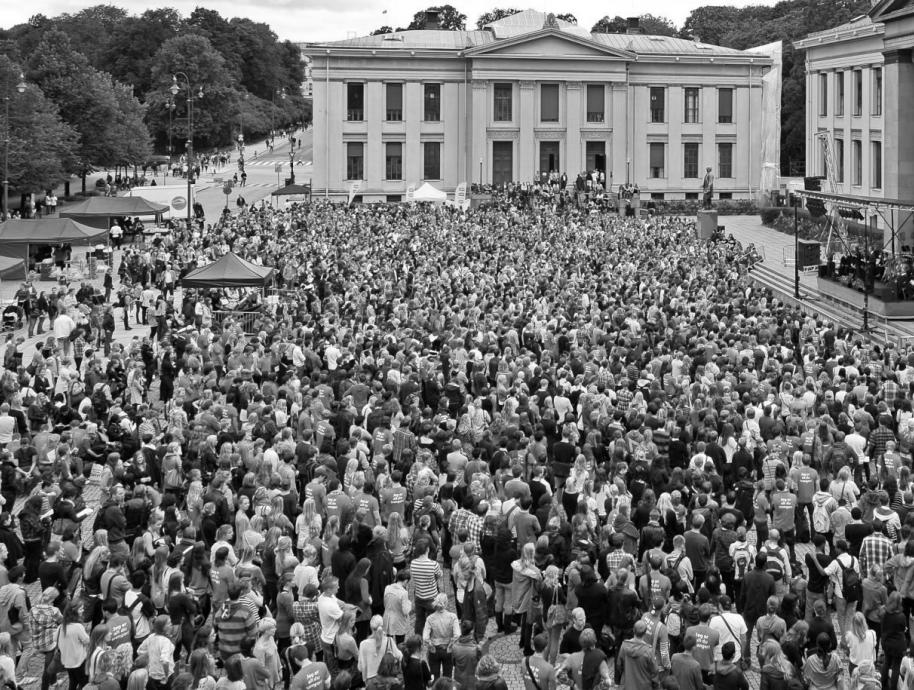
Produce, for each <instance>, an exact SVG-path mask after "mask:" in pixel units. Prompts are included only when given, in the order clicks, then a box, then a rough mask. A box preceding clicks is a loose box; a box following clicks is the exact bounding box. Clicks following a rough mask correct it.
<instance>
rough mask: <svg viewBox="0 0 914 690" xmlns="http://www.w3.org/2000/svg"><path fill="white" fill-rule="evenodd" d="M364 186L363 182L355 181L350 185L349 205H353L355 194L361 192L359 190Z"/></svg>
mask: <svg viewBox="0 0 914 690" xmlns="http://www.w3.org/2000/svg"><path fill="white" fill-rule="evenodd" d="M361 188H362V182H361V181H359V182H353V183H352V184H350V185H349V205H350V206H352V200H353V199H355V195H356V194H358V193H359V190H360V189H361Z"/></svg>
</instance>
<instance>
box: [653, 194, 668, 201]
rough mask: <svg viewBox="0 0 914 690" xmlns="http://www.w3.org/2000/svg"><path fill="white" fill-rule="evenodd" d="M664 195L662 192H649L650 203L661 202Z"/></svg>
mask: <svg viewBox="0 0 914 690" xmlns="http://www.w3.org/2000/svg"><path fill="white" fill-rule="evenodd" d="M665 198H666V195H665V194H664V193H663V192H651V201H663V200H664V199H665Z"/></svg>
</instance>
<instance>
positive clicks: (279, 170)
mask: <svg viewBox="0 0 914 690" xmlns="http://www.w3.org/2000/svg"><path fill="white" fill-rule="evenodd" d="M273 172H278V173H281V172H282V163H277V164H276V167H275V168H273Z"/></svg>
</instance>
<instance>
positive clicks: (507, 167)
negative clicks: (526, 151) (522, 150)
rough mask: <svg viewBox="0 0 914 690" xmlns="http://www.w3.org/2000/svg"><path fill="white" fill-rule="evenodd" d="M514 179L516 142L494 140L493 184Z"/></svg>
mask: <svg viewBox="0 0 914 690" xmlns="http://www.w3.org/2000/svg"><path fill="white" fill-rule="evenodd" d="M513 181H514V142H513V141H493V142H492V184H494V185H500V184H505V183H507V182H513Z"/></svg>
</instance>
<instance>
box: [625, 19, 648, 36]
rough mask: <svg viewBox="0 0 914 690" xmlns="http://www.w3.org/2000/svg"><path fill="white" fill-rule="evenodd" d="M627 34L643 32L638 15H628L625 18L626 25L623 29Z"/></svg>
mask: <svg viewBox="0 0 914 690" xmlns="http://www.w3.org/2000/svg"><path fill="white" fill-rule="evenodd" d="M625 33H627V34H641V33H644V32H643V31H642V30H641V20H640V19H639V18H638V17H629V18H628V20H627V26H626V29H625Z"/></svg>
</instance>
